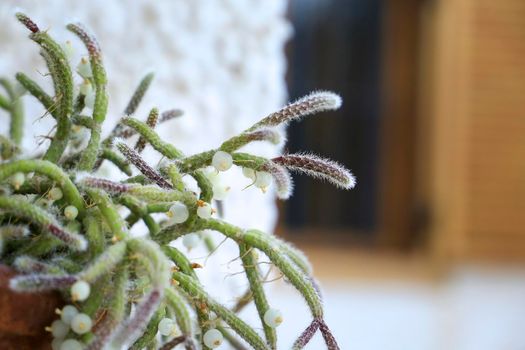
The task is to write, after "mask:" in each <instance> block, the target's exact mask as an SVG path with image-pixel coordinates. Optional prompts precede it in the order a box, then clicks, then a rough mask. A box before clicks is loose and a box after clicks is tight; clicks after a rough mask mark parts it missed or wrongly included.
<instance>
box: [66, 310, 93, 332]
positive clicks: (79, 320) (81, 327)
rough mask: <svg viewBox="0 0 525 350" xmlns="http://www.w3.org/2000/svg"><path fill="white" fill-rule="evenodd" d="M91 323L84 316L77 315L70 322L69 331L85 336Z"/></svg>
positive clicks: (89, 319)
mask: <svg viewBox="0 0 525 350" xmlns="http://www.w3.org/2000/svg"><path fill="white" fill-rule="evenodd" d="M92 326H93V321H91V317H89V316H88V315H86V314H78V315H76V316H75V317H73V319H72V320H71V329H72V330H73V332H75V333H76V334H85V333H87V332H89V331H90V330H91V327H92Z"/></svg>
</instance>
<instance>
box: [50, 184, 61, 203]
mask: <svg viewBox="0 0 525 350" xmlns="http://www.w3.org/2000/svg"><path fill="white" fill-rule="evenodd" d="M63 196H64V194H63V193H62V190H61V189H60V187H53V188H52V189H50V190H49V192H48V193H47V198H48V199H49V200H52V201H58V200H60V199H62V197H63Z"/></svg>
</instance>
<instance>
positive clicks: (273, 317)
mask: <svg viewBox="0 0 525 350" xmlns="http://www.w3.org/2000/svg"><path fill="white" fill-rule="evenodd" d="M264 323H266V325H267V326H269V327H272V328H276V327H278V326H279V325H280V324H281V323H283V314H282V313H281V311H279V310H277V309H268V310H267V311H266V312H265V313H264Z"/></svg>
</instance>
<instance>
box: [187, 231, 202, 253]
mask: <svg viewBox="0 0 525 350" xmlns="http://www.w3.org/2000/svg"><path fill="white" fill-rule="evenodd" d="M200 240H201V238H200V236H199V235H198V234H197V233H189V234H187V235H184V237H182V244H183V245H184V246H185V247H186V248H188V249H193V248H195V247H197V245H198V244H199V242H200Z"/></svg>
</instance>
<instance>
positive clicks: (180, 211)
mask: <svg viewBox="0 0 525 350" xmlns="http://www.w3.org/2000/svg"><path fill="white" fill-rule="evenodd" d="M166 215H168V217H169V218H170V219H171V221H172V222H173V223H175V224H182V223H183V222H184V221H186V220H188V217H189V216H190V212H189V211H188V207H186V206H185V205H184V204H183V203H181V202H174V203H173V204H172V206H171V207H170V209H169V210H168V212H167V213H166Z"/></svg>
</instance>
